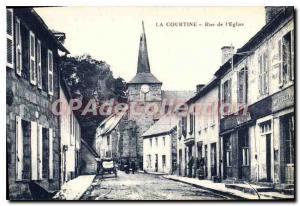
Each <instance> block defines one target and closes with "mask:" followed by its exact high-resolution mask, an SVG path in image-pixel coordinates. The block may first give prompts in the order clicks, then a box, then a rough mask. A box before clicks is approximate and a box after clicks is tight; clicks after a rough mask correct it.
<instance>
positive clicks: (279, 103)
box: [272, 86, 295, 112]
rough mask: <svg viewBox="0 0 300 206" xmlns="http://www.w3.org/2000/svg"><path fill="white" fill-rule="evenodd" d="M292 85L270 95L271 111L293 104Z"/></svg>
mask: <svg viewBox="0 0 300 206" xmlns="http://www.w3.org/2000/svg"><path fill="white" fill-rule="evenodd" d="M294 104H295V100H294V86H292V87H289V88H287V89H285V90H283V91H281V92H279V93H277V94H274V95H273V97H272V112H276V111H279V110H281V109H284V108H288V107H290V106H294Z"/></svg>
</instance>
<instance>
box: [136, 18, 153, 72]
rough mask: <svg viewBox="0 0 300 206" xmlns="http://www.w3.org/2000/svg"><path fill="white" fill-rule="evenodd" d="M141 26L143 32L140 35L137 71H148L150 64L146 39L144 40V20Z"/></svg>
mask: <svg viewBox="0 0 300 206" xmlns="http://www.w3.org/2000/svg"><path fill="white" fill-rule="evenodd" d="M142 28H143V32H142V34H141V36H140V47H139V57H138V65H137V73H150V64H149V58H148V49H147V40H146V33H145V27H144V21H142Z"/></svg>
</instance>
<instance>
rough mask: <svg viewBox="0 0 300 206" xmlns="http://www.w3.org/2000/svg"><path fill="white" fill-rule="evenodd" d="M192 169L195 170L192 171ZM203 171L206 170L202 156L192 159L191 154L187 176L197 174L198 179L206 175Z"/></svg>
mask: <svg viewBox="0 0 300 206" xmlns="http://www.w3.org/2000/svg"><path fill="white" fill-rule="evenodd" d="M193 170H195V171H194V172H193ZM197 170H198V172H197ZM205 172H207V168H206V164H205V159H204V158H203V157H202V158H196V159H194V157H193V156H192V157H191V159H190V160H189V162H188V177H196V176H198V178H199V179H202V178H203V177H204V176H206V174H205Z"/></svg>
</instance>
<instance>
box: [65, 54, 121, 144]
mask: <svg viewBox="0 0 300 206" xmlns="http://www.w3.org/2000/svg"><path fill="white" fill-rule="evenodd" d="M61 68H62V78H63V79H64V80H65V81H66V83H67V85H68V87H69V89H70V93H71V96H72V98H77V99H81V100H82V102H83V106H82V108H81V109H79V110H78V111H75V115H76V116H77V118H78V120H79V123H80V125H81V128H82V130H81V131H82V134H81V135H82V138H83V139H84V140H85V141H86V142H87V143H88V144H89V145H92V144H93V141H94V136H95V132H96V129H97V127H98V125H99V124H100V122H101V121H102V120H103V119H104V118H105V116H101V115H100V114H98V115H90V114H87V115H82V110H83V109H84V106H85V105H86V103H87V102H89V101H90V100H94V101H96V102H97V105H99V106H100V105H101V103H103V102H104V101H108V100H111V99H114V100H115V101H117V102H126V101H127V97H126V89H127V88H126V82H125V81H124V79H122V78H121V77H118V78H114V77H113V73H112V71H111V70H110V65H109V64H107V63H106V62H104V61H98V60H96V59H93V58H92V57H91V56H90V55H88V54H84V55H82V56H77V57H67V58H66V59H64V60H63V61H62V65H61Z"/></svg>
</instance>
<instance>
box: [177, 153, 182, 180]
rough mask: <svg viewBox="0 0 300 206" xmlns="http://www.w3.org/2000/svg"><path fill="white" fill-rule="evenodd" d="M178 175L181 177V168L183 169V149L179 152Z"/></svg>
mask: <svg viewBox="0 0 300 206" xmlns="http://www.w3.org/2000/svg"><path fill="white" fill-rule="evenodd" d="M178 167H179V170H178V174H179V176H181V167H182V149H180V150H179V162H178Z"/></svg>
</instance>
